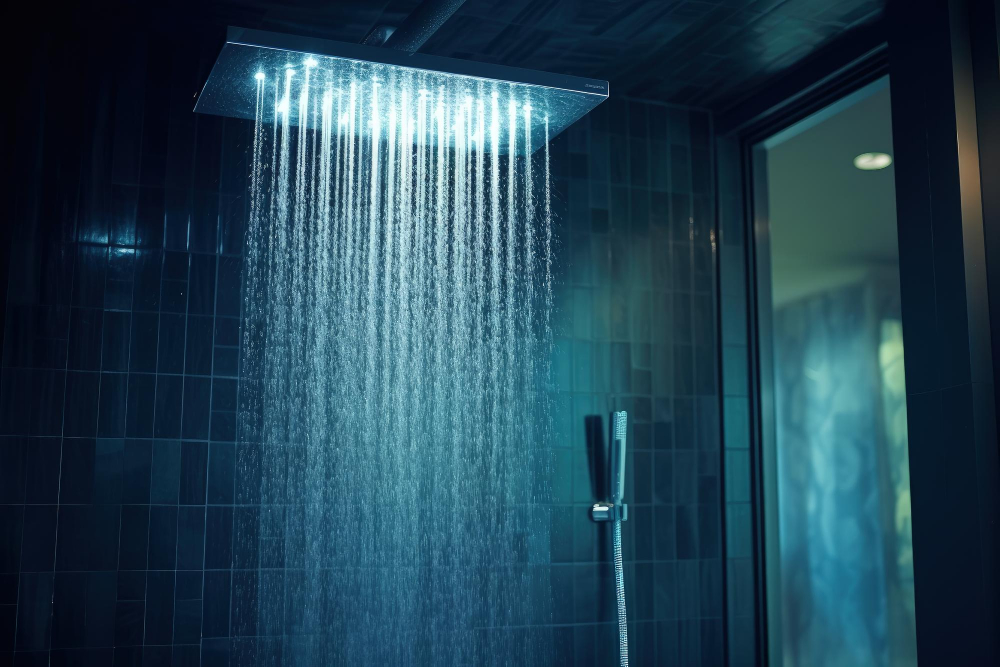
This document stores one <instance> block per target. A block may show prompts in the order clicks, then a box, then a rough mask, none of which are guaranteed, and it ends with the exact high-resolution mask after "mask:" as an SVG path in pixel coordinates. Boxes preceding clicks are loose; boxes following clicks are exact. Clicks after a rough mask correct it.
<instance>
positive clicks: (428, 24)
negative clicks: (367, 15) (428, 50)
mask: <svg viewBox="0 0 1000 667" xmlns="http://www.w3.org/2000/svg"><path fill="white" fill-rule="evenodd" d="M464 4H465V0H424V1H423V2H421V3H420V4H419V5H417V6H416V8H415V9H414V10H413V11H412V12H410V15H409V16H407V17H406V19H405V20H404V21H403V22H402V23H401V24H399V26H398V27H393V26H390V25H377V26H375V27H374V28H372V29H371V31H370V32H369V33H368V34H367V35H365V38H364V40H362V42H361V43H362V44H368V45H371V46H384V47H386V48H388V49H396V50H397V51H405V52H407V53H416V52H417V50H418V49H419V48H420V47H421V46H423V45H424V43H425V42H426V41H427V40H428V39H430V38H431V36H432V35H433V34H434V33H435V32H437V31H438V29H439V28H440V27H441V26H443V25H444V23H445V21H447V20H448V19H450V18H451V17H452V16H453V15H454V14H455V12H457V11H458V9H459V7H461V6H462V5H464Z"/></svg>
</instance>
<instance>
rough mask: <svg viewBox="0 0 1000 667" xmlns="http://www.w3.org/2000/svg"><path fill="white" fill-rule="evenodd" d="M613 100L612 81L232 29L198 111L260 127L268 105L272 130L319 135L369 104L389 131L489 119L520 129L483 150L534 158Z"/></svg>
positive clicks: (361, 129) (472, 138)
mask: <svg viewBox="0 0 1000 667" xmlns="http://www.w3.org/2000/svg"><path fill="white" fill-rule="evenodd" d="M607 97H608V82H607V81H600V80H596V79H585V78H581V77H574V76H566V75H561V74H552V73H549V72H539V71H535V70H527V69H519V68H514V67H506V66H502V65H495V64H490V63H479V62H472V61H467V60H459V59H454V58H440V57H436V56H429V55H424V54H420V53H413V54H410V53H406V52H403V51H397V50H394V49H386V48H380V47H373V46H366V45H363V44H349V43H343V42H332V41H328V40H323V39H315V38H308V37H298V36H293V35H284V34H279V33H273V32H264V31H260V30H250V29H245V28H232V27H231V28H229V30H228V32H227V37H226V42H225V44H224V45H223V47H222V50H221V52H220V53H219V57H218V59H217V60H216V62H215V65H214V66H213V67H212V71H211V73H210V74H209V76H208V80H207V81H206V83H205V86H204V88H203V89H202V91H201V93H200V94H199V95H198V98H197V102H196V103H195V108H194V110H195V111H197V112H200V113H207V114H214V115H219V116H228V117H233V118H245V119H249V120H253V119H255V118H256V117H257V114H258V112H259V111H260V106H261V103H262V101H263V103H264V104H265V105H266V106H267V107H268V109H269V111H268V112H267V113H266V114H265V118H264V120H265V121H267V120H269V119H270V117H271V116H273V118H274V120H275V121H276V122H288V123H289V124H290V125H301V124H306V125H307V126H311V127H312V126H316V127H318V126H319V119H320V117H321V116H322V114H323V113H324V111H326V112H328V113H332V112H333V111H332V110H333V109H341V110H346V109H347V107H348V106H349V105H350V104H364V105H367V106H368V107H369V113H368V114H367V115H368V116H369V117H370V118H372V122H381V123H382V124H383V127H384V126H385V125H387V124H388V123H387V122H386V120H385V118H384V116H386V115H387V114H389V113H396V114H401V113H413V114H417V113H419V109H420V107H421V106H422V105H425V106H426V112H427V113H428V114H429V115H430V116H433V114H435V113H438V114H442V115H444V116H445V117H448V118H459V117H461V116H462V115H463V114H465V113H468V116H469V118H474V117H475V115H476V111H477V109H478V110H479V113H480V114H482V113H484V112H483V110H484V109H485V116H486V117H488V118H490V120H491V121H492V118H493V117H494V116H495V117H496V122H497V123H500V124H503V123H508V122H509V121H508V119H513V118H515V117H516V118H517V125H518V128H519V129H518V132H517V137H518V138H517V140H516V141H513V142H511V141H508V140H507V139H505V140H504V141H502V142H496V143H494V144H492V145H491V143H490V141H489V140H488V139H487V138H486V137H485V136H484V137H478V139H480V141H481V144H482V146H483V149H484V150H486V151H489V150H491V149H494V150H496V151H498V152H501V153H509V152H514V153H517V154H529V153H532V152H534V151H535V150H537V149H538V148H540V147H541V146H542V145H543V144H544V143H545V140H546V137H548V139H551V138H553V137H555V136H556V135H558V134H559V133H560V132H562V131H563V130H564V129H566V128H567V127H568V126H569V125H571V124H572V123H573V122H575V121H576V120H578V119H580V118H581V117H583V116H584V115H586V114H587V113H588V112H589V111H590V110H591V109H593V108H594V107H596V106H597V105H598V104H600V103H601V102H603V101H604V100H605V99H607ZM445 107H447V110H446V111H445V112H443V113H442V111H440V110H441V109H443V108H445ZM491 110H492V112H493V113H492V114H491ZM372 112H374V113H372ZM340 113H341V114H343V113H345V112H344V111H341V112H340ZM380 117H383V118H381V119H380ZM474 125H475V124H474V123H466V124H465V125H464V127H474ZM488 129H489V122H488V123H487V130H488ZM355 131H357V132H364V131H366V128H364V127H358V128H356V129H355ZM469 139H470V141H471V142H475V141H476V140H477V137H476V136H474V135H472V136H470V137H469ZM449 143H450V142H449ZM512 149H513V150H512Z"/></svg>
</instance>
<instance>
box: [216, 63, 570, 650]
mask: <svg viewBox="0 0 1000 667" xmlns="http://www.w3.org/2000/svg"><path fill="white" fill-rule="evenodd" d="M271 78H272V79H273V78H274V77H271ZM311 78H312V80H311ZM532 112H533V109H532V107H531V101H530V100H529V99H527V98H526V97H525V95H524V94H523V91H522V90H521V89H519V88H518V87H517V86H514V85H508V84H494V83H491V82H486V81H478V80H474V79H468V78H459V77H444V76H440V75H433V74H430V73H410V74H405V73H401V72H400V71H399V70H395V71H391V72H388V73H387V74H386V75H385V76H373V75H372V72H371V69H368V70H366V71H365V72H364V75H363V76H362V74H361V72H360V70H359V71H358V73H357V76H356V77H352V78H351V79H350V80H332V79H330V78H328V77H321V76H318V75H315V76H314V73H313V71H312V70H311V69H310V68H309V67H299V68H297V69H294V70H293V69H289V70H288V72H286V73H285V74H284V75H283V76H279V77H277V78H276V80H259V81H258V88H257V118H256V122H255V124H254V135H253V144H252V157H253V160H252V172H251V183H250V190H251V210H250V216H249V226H248V232H247V239H248V241H247V242H248V245H247V252H246V265H245V280H244V283H245V301H244V308H245V313H244V316H245V329H244V334H243V336H244V345H243V358H242V364H243V366H242V372H241V378H242V380H241V390H240V391H241V393H240V440H241V444H242V450H241V451H243V452H245V454H244V455H243V457H242V458H241V464H240V465H241V467H242V470H241V472H242V473H243V475H244V476H245V477H246V478H248V479H256V478H257V477H259V479H260V516H259V530H258V531H257V533H253V532H252V531H248V532H247V533H245V534H241V535H239V536H238V539H239V540H240V541H241V542H240V545H239V547H238V548H243V549H249V550H251V551H252V550H256V558H255V559H254V562H255V563H256V573H255V576H256V581H255V586H254V587H253V591H252V595H251V597H254V598H255V599H254V600H253V602H254V604H255V605H256V609H257V613H256V627H255V628H253V629H252V630H250V629H245V632H246V633H247V634H255V635H256V636H257V637H258V638H259V639H258V640H257V641H256V642H255V643H254V644H253V649H252V651H253V652H254V657H255V662H256V663H257V664H274V665H278V664H282V665H338V664H345V665H368V664H378V665H472V664H476V665H478V664H496V665H533V664H539V665H542V664H547V663H548V662H549V656H548V654H547V652H548V647H549V641H548V637H547V636H546V633H545V631H544V629H540V628H537V626H539V625H541V624H544V623H547V622H548V621H549V620H550V612H549V605H550V602H549V601H550V594H549V582H548V569H547V567H546V565H547V563H548V561H549V554H548V550H549V516H548V514H547V513H546V510H545V509H544V504H545V503H546V502H547V500H548V496H547V494H548V474H547V470H548V460H549V459H548V449H547V444H548V443H547V436H548V433H549V427H548V424H549V411H548V409H547V407H546V405H547V403H546V398H545V391H544V389H545V382H546V378H547V377H548V375H547V374H548V366H547V359H548V358H549V346H550V339H551V334H550V328H549V315H550V310H551V304H552V284H551V283H552V278H551V275H552V254H551V252H552V250H551V239H552V230H551V212H550V211H551V209H550V207H549V173H548V165H549V156H548V146H547V145H546V146H545V147H544V148H543V149H542V150H541V151H539V152H538V154H536V155H534V156H532V155H531V151H532V149H534V148H541V147H537V146H531V145H530V143H531V131H530V128H531V127H532V126H533V124H534V126H535V127H537V124H538V123H546V122H547V121H546V118H545V117H544V116H543V115H542V114H540V113H536V114H535V116H534V117H533V115H532ZM546 136H547V135H546ZM247 604H249V603H247ZM234 611H236V612H238V611H239V610H234ZM533 626H534V627H533ZM247 650H250V649H247Z"/></svg>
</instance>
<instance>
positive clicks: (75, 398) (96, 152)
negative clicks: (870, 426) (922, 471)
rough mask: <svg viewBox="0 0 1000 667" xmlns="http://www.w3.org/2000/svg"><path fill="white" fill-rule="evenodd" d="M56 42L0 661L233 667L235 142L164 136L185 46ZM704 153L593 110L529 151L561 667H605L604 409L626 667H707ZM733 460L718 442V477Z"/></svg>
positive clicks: (710, 490) (712, 523)
mask: <svg viewBox="0 0 1000 667" xmlns="http://www.w3.org/2000/svg"><path fill="white" fill-rule="evenodd" d="M79 39H80V40H83V41H85V42H86V44H85V45H84V48H79V47H80V45H79V44H75V43H61V42H58V41H57V42H54V43H52V44H49V45H48V46H45V47H42V46H39V47H38V49H39V50H38V53H37V54H36V55H37V56H38V57H39V58H41V59H43V62H45V63H47V68H43V69H45V71H47V72H49V76H50V77H53V79H49V80H47V79H45V78H44V77H42V78H40V79H39V80H38V81H36V82H35V84H34V85H36V86H38V87H40V88H43V89H44V90H45V93H46V96H47V101H46V104H45V105H44V106H40V108H39V109H38V113H39V114H40V115H39V116H38V117H37V118H36V119H34V120H33V122H34V123H35V125H34V126H32V129H34V130H37V131H38V132H37V134H38V135H39V136H41V128H44V131H45V141H44V142H41V141H39V142H38V146H37V150H36V151H35V152H34V153H32V155H33V157H31V158H30V160H34V161H35V162H32V163H31V166H33V167H34V168H35V171H36V172H37V173H38V174H40V175H41V179H40V182H41V186H40V191H39V193H38V197H37V198H36V200H34V201H30V202H25V201H23V200H22V202H21V204H20V206H21V207H22V208H21V210H19V212H18V214H19V215H22V216H23V217H22V219H23V220H24V221H25V224H23V225H19V226H18V227H17V229H16V230H15V232H14V246H13V253H12V262H11V269H10V286H11V287H10V290H9V294H8V298H7V302H6V331H5V336H4V349H3V372H2V376H0V544H2V551H0V659H2V660H4V661H6V660H7V658H8V657H16V658H17V660H18V664H22V662H23V664H33V662H36V661H37V662H43V663H45V662H48V660H50V659H51V660H52V661H58V660H62V661H63V662H64V663H67V664H120V665H129V664H183V665H197V664H204V665H206V666H208V665H230V664H232V665H236V664H244V663H245V660H244V658H245V656H248V655H252V654H253V652H254V651H255V649H256V648H257V646H258V643H257V637H258V632H262V631H263V630H264V629H261V628H258V627H257V625H256V619H257V614H256V608H257V604H258V602H259V601H258V600H257V599H256V582H257V577H258V573H259V570H258V566H259V565H262V564H260V563H258V562H257V559H256V556H257V550H256V548H255V545H256V542H257V539H258V534H259V533H258V531H260V530H265V531H266V530H267V526H266V525H264V526H261V524H260V522H259V508H258V505H257V503H258V502H259V497H258V496H257V492H256V491H255V489H256V488H257V485H258V483H257V480H259V469H257V468H256V467H255V464H256V462H257V461H259V451H258V450H257V449H256V448H255V447H254V446H253V445H243V444H238V443H237V441H236V405H237V401H236V397H237V392H238V386H239V349H240V344H241V340H240V312H241V297H240V282H241V273H242V260H241V251H242V243H243V228H244V216H245V201H246V199H245V186H246V174H245V172H246V168H247V165H246V136H247V129H248V128H247V126H246V123H243V122H237V121H232V120H226V119H220V118H214V117H205V116H198V115H195V114H193V113H192V112H191V98H190V90H191V89H192V86H195V87H196V85H197V81H199V80H200V78H201V76H202V74H203V71H204V68H205V66H206V65H208V64H210V63H211V59H212V58H214V55H215V54H214V51H213V48H214V47H213V46H210V45H209V44H208V42H209V41H210V40H205V42H204V44H203V43H202V42H201V41H197V40H196V41H195V42H194V44H195V47H194V48H187V47H185V48H179V47H177V46H176V45H175V44H173V43H172V42H171V41H169V40H168V39H167V38H165V37H163V36H162V35H157V34H156V33H152V34H149V35H144V36H142V38H140V37H139V36H137V37H135V38H133V39H130V40H126V41H125V42H121V41H120V40H118V41H115V40H111V39H108V36H106V35H103V36H102V35H101V34H99V33H98V32H95V33H93V34H91V35H87V36H80V37H79ZM112 44H113V46H114V49H112ZM81 54H82V55H81ZM57 73H58V80H59V85H58V86H55V85H50V84H51V81H52V80H54V78H55V77H56V74H57ZM71 107H72V108H78V109H79V110H80V111H79V113H76V114H69V115H68V116H67V115H66V114H65V113H64V111H65V109H67V108H71ZM712 141H713V138H712V132H711V119H710V116H709V115H708V114H707V113H706V112H703V111H699V110H692V109H688V108H684V107H679V106H664V105H658V104H650V103H643V102H639V101H626V100H618V99H614V100H611V101H610V102H608V103H607V104H605V105H603V106H602V107H600V108H599V109H598V110H597V111H595V112H594V113H593V114H591V115H590V116H588V117H587V118H585V119H584V120H583V121H582V122H581V123H579V124H577V125H576V126H574V127H573V128H571V129H570V130H569V131H568V132H566V133H565V134H564V135H562V136H560V137H558V138H557V139H556V140H555V141H554V142H553V144H552V170H553V171H552V179H553V211H554V214H555V225H556V229H555V232H556V237H557V240H558V245H557V261H556V268H557V271H558V273H557V276H556V287H555V289H556V293H555V295H554V296H555V299H554V302H555V306H556V309H555V315H554V331H555V334H556V339H555V345H554V348H553V359H552V363H553V384H554V389H555V403H556V406H555V410H554V418H555V424H556V429H555V432H554V433H555V440H554V442H553V457H552V461H551V466H552V471H553V490H552V491H553V499H554V502H553V506H552V508H551V517H552V519H551V521H552V544H551V559H552V566H551V582H552V596H553V602H554V604H553V605H552V608H553V613H552V618H551V625H552V627H551V632H552V636H553V642H554V644H555V646H556V647H557V655H558V657H559V662H560V664H573V665H590V664H593V665H598V664H608V663H609V662H610V660H612V659H613V656H614V652H615V650H616V646H617V643H616V642H617V638H616V632H615V620H614V614H613V608H614V605H613V595H612V586H613V580H614V577H613V572H612V567H611V551H610V550H611V546H610V532H609V531H608V530H607V528H608V527H607V526H603V525H595V524H593V523H591V522H590V520H589V518H588V513H587V508H588V507H589V505H590V504H591V503H592V502H593V501H594V500H595V488H594V481H593V479H592V473H591V470H592V460H591V459H590V458H589V455H588V448H587V442H588V440H587V432H588V431H587V428H586V424H587V418H588V417H591V416H600V417H601V418H602V420H603V422H602V428H603V429H606V428H607V414H608V412H609V411H611V410H612V409H626V410H628V411H629V415H630V432H629V443H630V453H629V457H628V469H629V473H628V476H629V477H628V487H627V488H628V493H627V495H628V497H627V501H628V502H629V503H630V510H631V515H630V519H629V521H628V522H627V523H626V524H625V526H624V545H625V547H624V551H625V559H626V572H625V574H626V581H627V586H628V589H627V599H628V604H629V611H630V620H631V625H632V627H631V628H630V638H631V646H632V661H633V664H636V665H643V664H650V665H652V664H706V665H711V664H723V660H724V658H725V655H724V650H723V647H724V645H725V642H724V641H723V632H724V630H723V628H724V627H725V623H724V620H725V619H724V618H723V610H724V609H730V610H732V608H733V605H734V602H733V595H734V593H733V592H732V591H731V592H730V593H729V600H728V602H727V601H726V600H724V591H723V585H724V582H727V581H728V580H729V579H731V578H732V577H733V576H734V575H733V574H732V571H733V567H734V566H735V563H736V560H734V558H732V557H730V558H728V559H727V560H726V561H725V562H724V560H723V553H724V550H723V545H724V544H726V545H729V544H730V543H731V539H730V538H729V536H728V535H727V536H726V539H725V540H724V539H723V538H724V536H723V535H722V515H723V500H722V499H723V492H724V491H725V494H726V495H725V497H726V499H727V502H726V504H725V511H726V516H727V517H728V516H729V515H730V513H731V512H732V511H734V509H733V508H734V507H737V506H738V503H737V502H735V500H734V498H735V496H732V495H731V492H730V484H731V482H730V481H729V480H728V478H727V480H726V482H725V483H723V476H722V474H721V465H722V461H723V449H722V447H721V443H720V429H719V423H720V419H721V417H720V415H719V405H720V401H719V392H720V387H718V386H717V385H718V380H717V378H718V377H719V368H718V366H717V358H716V353H715V350H716V343H717V341H716V323H715V313H716V285H715V262H716V260H717V258H716V254H715V253H716V248H715V235H714V232H713V230H714V224H715V220H714V195H713V189H714V184H713V182H712V160H713V157H712V152H711V150H710V147H711V145H712ZM26 159H28V158H26ZM27 172H29V173H35V172H31V170H30V169H28V170H27ZM726 405H728V403H726ZM730 418H737V417H733V416H732V415H730V414H729V410H728V408H727V410H726V419H727V420H728V419H730ZM728 432H729V429H728V428H727V433H728ZM743 449H744V450H745V447H744V448H743ZM739 451H740V448H738V447H735V446H733V447H731V446H730V445H729V443H728V440H727V447H726V449H725V456H726V461H727V463H729V462H730V457H731V456H732V457H738V454H739ZM733 461H735V462H734V463H732V465H734V466H738V465H740V463H739V461H738V460H737V458H734V459H733ZM237 471H239V475H238V473H237ZM255 471H256V477H257V479H255ZM724 487H725V488H724ZM732 523H733V522H731V521H727V525H731V524H732ZM730 549H731V547H730V546H727V547H726V550H727V551H729V550H730ZM263 565H268V564H263ZM278 565H280V564H278ZM538 620H539V622H542V621H543V620H544V619H538ZM730 622H732V612H730Z"/></svg>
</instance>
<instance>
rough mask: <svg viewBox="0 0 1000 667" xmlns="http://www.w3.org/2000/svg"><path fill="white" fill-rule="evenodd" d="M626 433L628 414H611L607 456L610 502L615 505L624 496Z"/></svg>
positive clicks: (618, 503)
mask: <svg viewBox="0 0 1000 667" xmlns="http://www.w3.org/2000/svg"><path fill="white" fill-rule="evenodd" d="M627 431H628V414H627V413H626V412H625V411H624V410H622V411H620V412H612V413H611V437H610V438H609V442H610V452H609V456H608V462H609V464H610V465H609V466H608V468H609V472H610V474H611V479H610V480H609V482H610V483H609V484H608V489H609V490H610V491H611V498H610V501H611V502H612V503H614V504H615V505H620V504H621V503H622V498H623V497H624V496H625V437H626V433H627Z"/></svg>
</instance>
